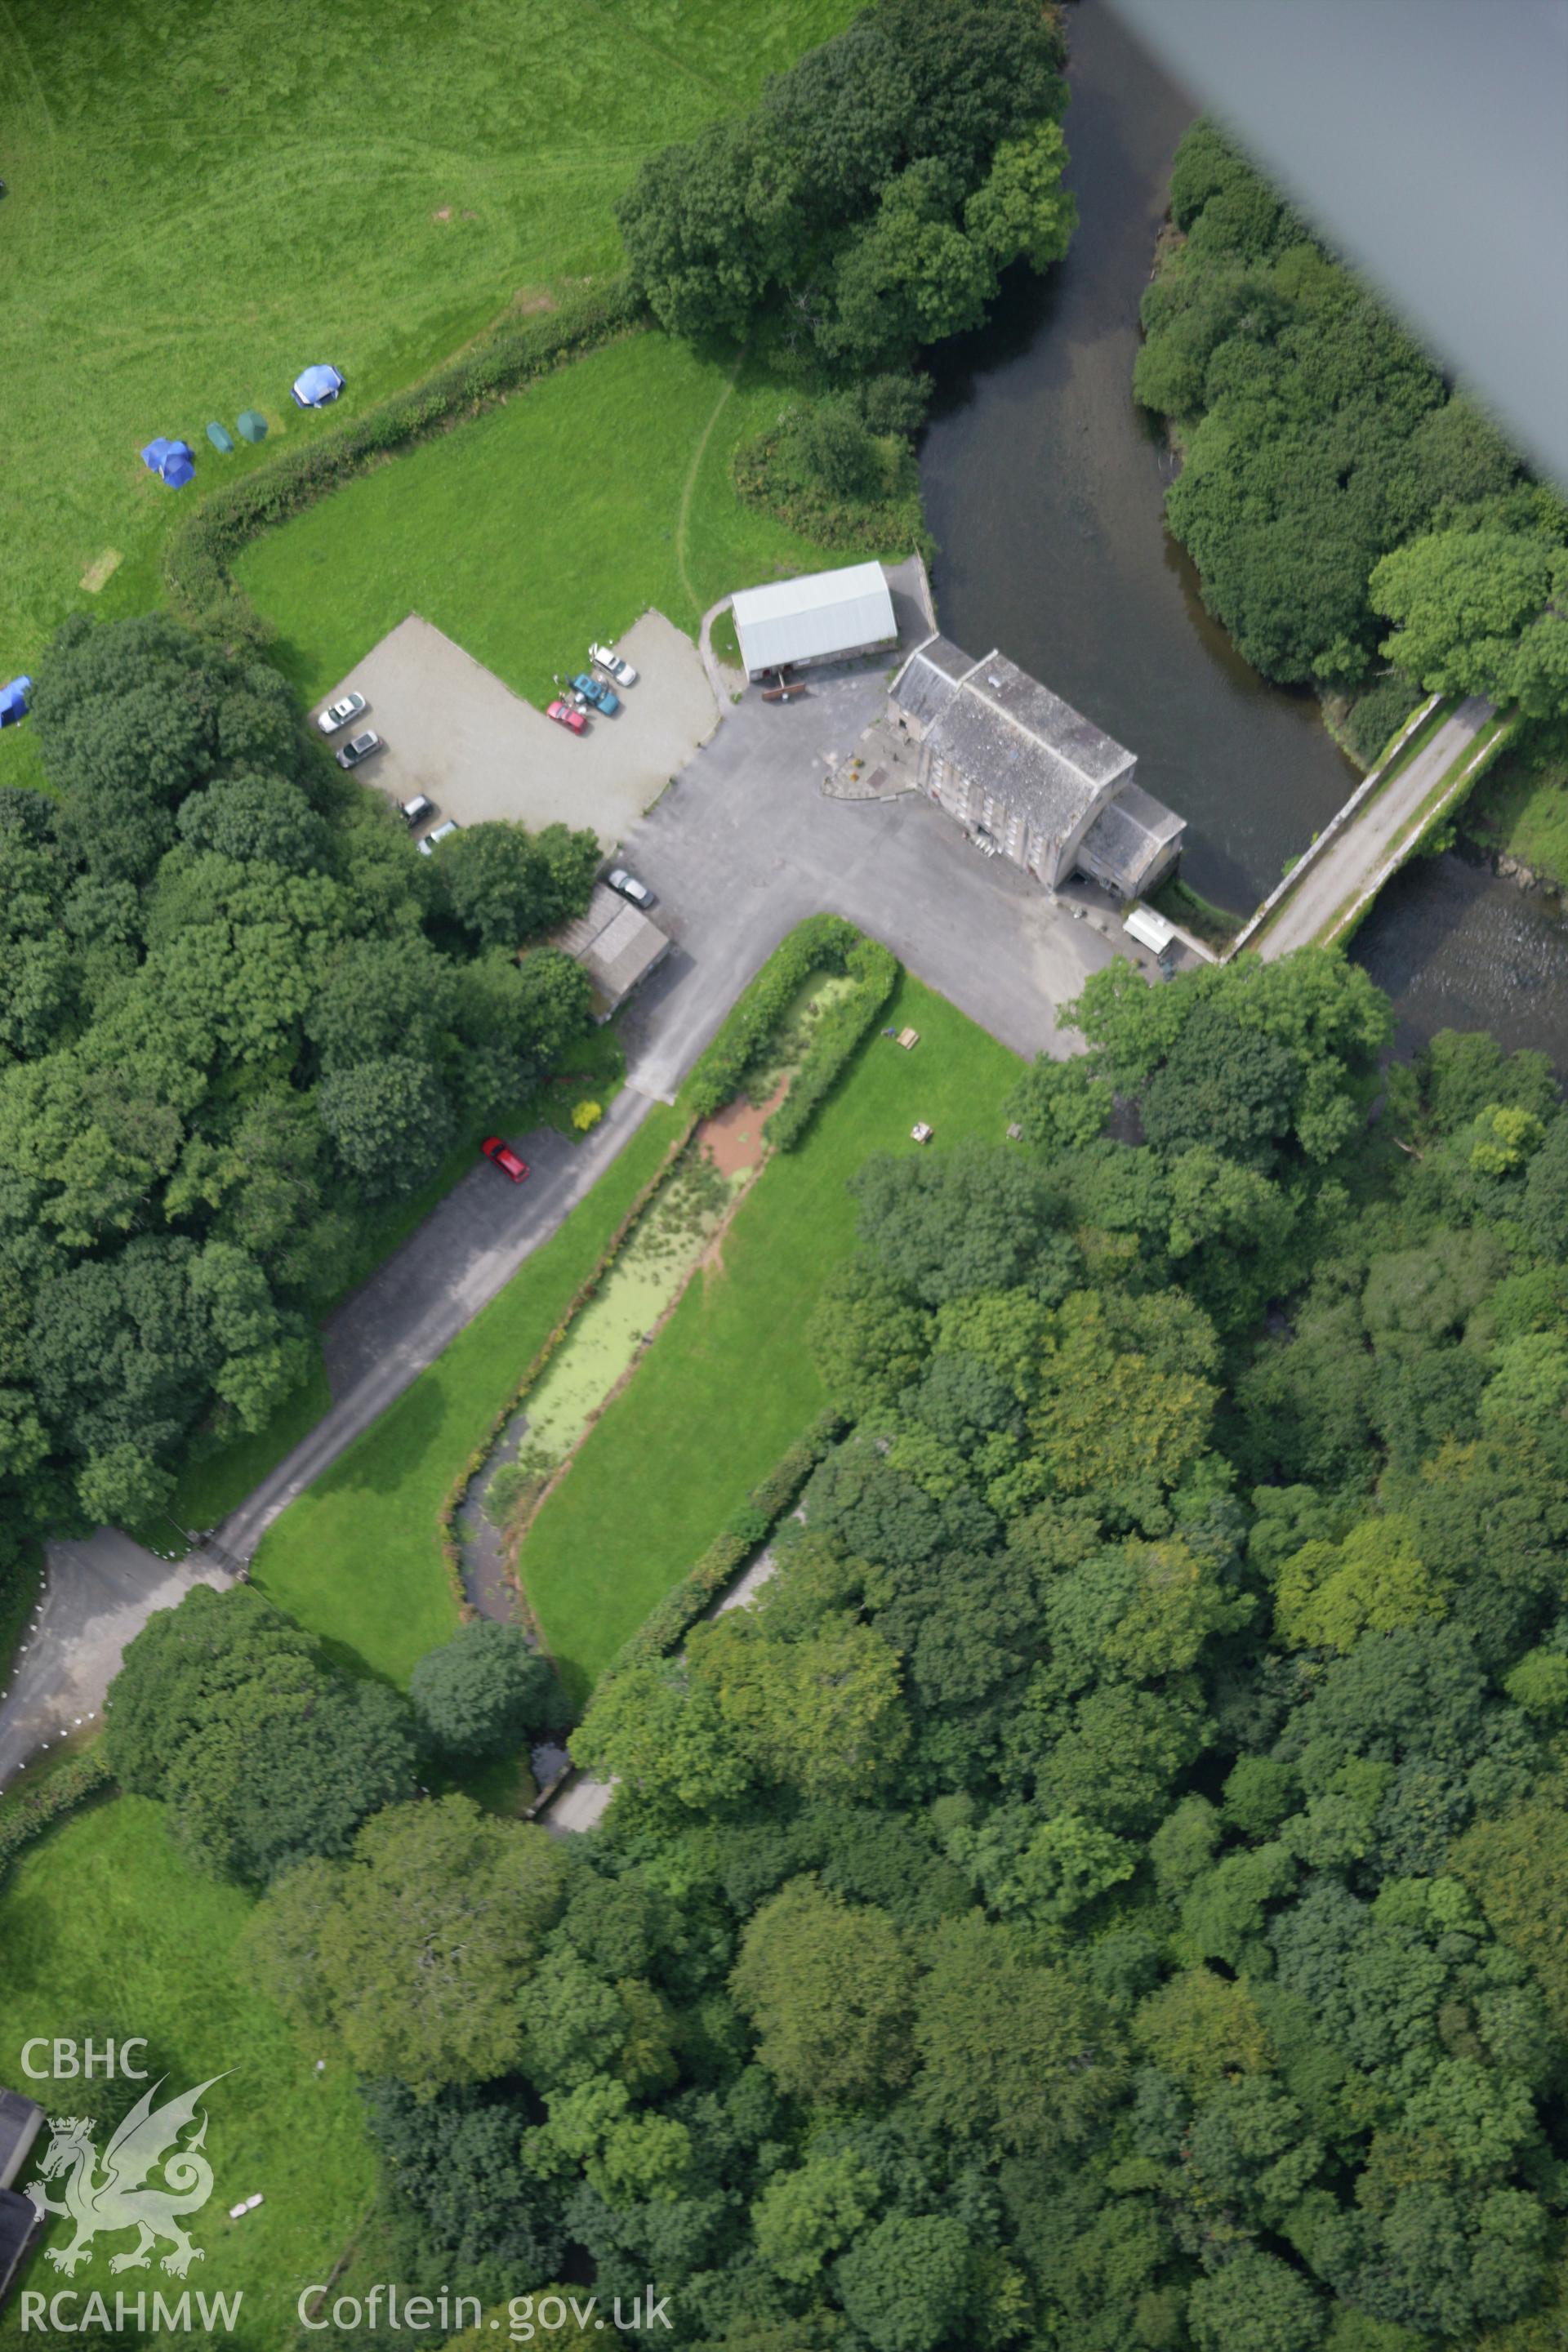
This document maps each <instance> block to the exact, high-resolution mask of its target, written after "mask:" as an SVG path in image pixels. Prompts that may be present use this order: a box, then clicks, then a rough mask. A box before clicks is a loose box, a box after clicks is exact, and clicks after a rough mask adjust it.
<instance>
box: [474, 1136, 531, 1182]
mask: <svg viewBox="0 0 1568 2352" xmlns="http://www.w3.org/2000/svg"><path fill="white" fill-rule="evenodd" d="M479 1150H481V1151H482V1152H483V1153H484V1155H485V1158H486V1159H487V1160H489V1163H490V1166H491V1167H492V1168H499V1169H500V1172H501V1174H502V1175H503V1176H510V1178H511V1181H512V1182H513V1183H514V1184H521V1182H522V1181H523V1179H524V1177H525V1176H526V1175H527V1174H528V1162H527V1160H520V1159H519V1158H518V1156H517V1154H516V1152H515V1151H514V1150H512V1148H511V1146H510V1143H503V1142H502V1141H501V1139H500V1136H499V1135H487V1136H486V1138H485V1139H484V1141H483V1142H482V1143H481V1144H480V1146H479Z"/></svg>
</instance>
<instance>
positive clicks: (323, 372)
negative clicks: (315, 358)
mask: <svg viewBox="0 0 1568 2352" xmlns="http://www.w3.org/2000/svg"><path fill="white" fill-rule="evenodd" d="M291 388H292V391H293V394H294V401H295V404H296V406H297V407H300V408H325V407H326V406H327V404H328V403H329V402H331V401H334V400H336V398H337V396H338V394H339V393H340V392H342V388H343V380H342V376H341V375H340V374H339V373H338V372H337V369H336V368H335V367H328V366H327V364H326V362H324V361H321V362H318V363H317V365H316V366H314V367H308V368H306V369H304V370H303V371H302V373H300V374H299V375H297V376H296V377H295V379H294V382H293V385H292V387H291Z"/></svg>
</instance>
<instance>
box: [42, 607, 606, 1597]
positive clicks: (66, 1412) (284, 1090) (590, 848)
mask: <svg viewBox="0 0 1568 2352" xmlns="http://www.w3.org/2000/svg"><path fill="white" fill-rule="evenodd" d="M30 723H31V725H32V726H33V728H34V729H35V730H37V738H38V746H39V751H40V754H41V758H42V761H43V765H44V769H45V772H46V774H47V780H48V782H49V785H50V787H51V793H50V794H49V795H46V794H44V793H36V792H30V791H25V790H22V789H18V788H15V787H9V788H6V789H5V790H4V791H0V1524H3V1526H4V1529H5V1538H4V1541H5V1546H6V1547H7V1549H0V1580H4V1578H5V1575H6V1573H7V1571H8V1570H12V1571H14V1570H15V1568H16V1562H17V1561H18V1559H20V1558H21V1557H22V1556H23V1550H24V1547H25V1546H26V1545H27V1544H28V1543H29V1541H30V1540H31V1539H33V1538H36V1536H37V1533H39V1532H40V1531H42V1530H44V1529H46V1528H47V1529H50V1530H52V1531H56V1532H60V1531H64V1530H66V1529H68V1528H70V1527H72V1526H73V1525H75V1526H80V1525H83V1524H88V1525H90V1524H92V1523H94V1522H96V1521H98V1520H110V1521H120V1522H121V1523H126V1522H129V1523H132V1524H134V1523H136V1522H137V1521H138V1520H142V1519H144V1518H145V1517H147V1516H148V1515H149V1514H151V1513H153V1511H155V1510H156V1508H157V1507H158V1506H159V1505H160V1504H161V1503H162V1502H163V1500H164V1499H165V1498H166V1496H167V1495H168V1493H169V1491H170V1488H171V1485H172V1475H173V1468H174V1465H175V1464H176V1463H177V1461H178V1460H179V1458H180V1457H181V1455H182V1454H183V1453H184V1450H186V1449H187V1448H188V1447H189V1446H190V1445H191V1444H193V1443H195V1444H204V1443H205V1444H216V1443H217V1442H220V1441H221V1440H222V1438H224V1437H225V1436H226V1435H227V1434H230V1433H233V1432H235V1431H237V1430H256V1429H258V1428H260V1427H262V1426H263V1425H264V1424H265V1423H266V1421H267V1419H268V1415H269V1413H270V1412H272V1410H273V1409H274V1407H275V1406H276V1405H277V1403H278V1402H279V1399H280V1398H282V1397H283V1396H284V1395H285V1394H287V1392H288V1391H289V1389H290V1388H292V1387H294V1386H295V1385H297V1383H298V1382H299V1381H300V1379H301V1377H302V1375H303V1373H304V1370H305V1369H306V1366H307V1363H308V1360H309V1358H308V1342H307V1336H306V1335H307V1332H308V1329H309V1323H308V1319H307V1318H308V1317H309V1314H310V1309H311V1307H312V1306H315V1305H319V1303H320V1302H321V1299H322V1297H324V1296H326V1295H329V1294H330V1293H331V1291H332V1290H333V1289H334V1288H335V1287H337V1286H339V1285H340V1284H341V1282H342V1278H343V1275H344V1272H345V1269H346V1268H349V1267H351V1266H352V1265H353V1264H354V1263H355V1260H356V1256H359V1255H363V1244H364V1242H365V1238H366V1236H367V1234H371V1233H372V1232H373V1231H374V1223H375V1221H376V1219H377V1218H378V1217H380V1216H384V1214H385V1212H386V1210H387V1208H388V1206H389V1205H390V1204H392V1203H394V1202H396V1201H397V1200H399V1199H400V1198H402V1197H404V1196H405V1195H407V1194H408V1193H410V1192H416V1191H417V1189H418V1188H419V1187H420V1186H421V1185H422V1184H424V1183H425V1182H426V1181H427V1180H428V1179H429V1178H430V1176H431V1175H432V1174H433V1173H434V1171H436V1170H437V1168H438V1167H439V1165H440V1163H441V1161H442V1160H443V1158H444V1157H445V1155H446V1154H447V1151H448V1150H450V1148H451V1146H452V1144H453V1141H454V1139H456V1138H458V1136H460V1135H462V1134H465V1133H467V1132H469V1131H471V1130H472V1129H474V1127H475V1123H476V1122H477V1121H479V1120H482V1119H484V1118H486V1117H487V1116H488V1115H489V1114H492V1113H495V1112H499V1111H500V1110H502V1109H504V1108H507V1107H508V1106H513V1105H516V1104H517V1103H519V1102H520V1101H521V1099H522V1098H523V1097H524V1096H525V1095H526V1093H527V1091H528V1087H529V1086H530V1084H531V1082H532V1081H533V1080H534V1079H535V1078H536V1077H537V1076H538V1075H539V1074H540V1073H541V1071H542V1069H543V1068H544V1067H545V1066H547V1065H548V1064H549V1063H550V1061H551V1060H552V1058H553V1057H554V1056H555V1055H557V1054H558V1053H559V1052H560V1050H561V1048H562V1047H563V1045H564V1044H565V1043H566V1041H567V1040H568V1039H570V1038H572V1037H573V1036H574V1035H577V1034H580V1033H581V1030H582V1028H583V1026H584V1022H585V1020H586V1017H587V990H586V982H585V980H584V975H583V973H582V972H581V971H580V970H579V969H578V967H577V966H576V965H575V964H574V963H573V962H572V961H570V960H569V959H568V958H567V957H565V956H563V955H560V954H558V953H556V952H555V951H554V950H540V951H538V952H535V953H533V954H531V955H527V956H524V957H523V958H521V961H520V960H519V958H518V956H517V953H516V950H517V947H518V945H519V942H520V941H522V940H527V939H529V938H531V937H532V936H535V935H536V934H537V933H539V932H540V931H541V930H542V929H544V928H546V927H547V926H548V925H549V924H550V923H552V922H553V921H555V920H556V919H559V918H560V917H561V916H563V915H564V914H567V913H570V912H574V911H575V910H576V909H578V908H580V907H581V906H582V905H583V904H584V902H585V899H586V896H587V892H588V889H589V887H590V886H591V882H592V878H593V875H594V873H595V867H596V865H597V858H598V850H597V845H596V843H595V839H594V837H593V835H591V834H568V833H567V832H566V831H565V830H564V828H563V827H560V826H556V827H552V828H551V829H550V830H548V831H546V832H544V833H542V834H541V835H538V836H537V837H536V838H531V837H530V835H528V834H526V833H525V832H524V831H523V830H522V829H521V827H519V826H513V825H507V824H485V825H476V826H472V827H469V828H468V829H466V830H465V831H464V832H462V833H461V834H459V835H456V836H455V837H454V838H453V839H452V840H451V841H449V842H448V843H447V844H446V845H444V848H443V851H442V853H441V855H440V856H438V857H434V858H425V857H421V856H418V854H417V853H416V849H415V845H414V843H413V841H412V840H411V838H410V837H409V835H408V834H407V831H406V828H405V826H404V825H403V824H402V822H401V820H400V819H399V818H398V817H397V815H396V814H395V812H394V811H393V810H392V809H391V808H390V806H389V805H388V803H386V802H385V800H384V798H383V797H382V796H381V795H380V794H379V793H374V792H373V791H370V790H368V789H367V788H365V787H364V786H363V784H361V783H359V782H355V781H353V779H351V778H348V777H345V776H343V775H342V773H341V772H340V771H339V770H338V769H337V767H336V766H335V765H334V764H333V762H332V761H331V757H330V755H329V753H328V751H326V750H325V749H324V748H323V746H322V744H321V739H320V737H319V736H313V735H312V732H311V730H308V729H307V728H306V726H305V724H304V722H303V720H302V719H301V717H300V713H299V711H298V709H297V707H296V706H295V703H294V701H293V698H292V697H291V695H290V693H289V689H288V688H286V687H285V686H284V684H283V682H282V680H281V679H280V678H279V676H278V674H277V672H276V671H275V670H273V669H272V668H270V667H268V665H267V664H266V663H264V662H260V661H258V660H255V659H253V658H249V657H247V656H239V655H236V654H234V653H233V652H231V651H229V650H226V648H224V647H223V646H219V645H218V644H216V642H214V641H213V640H212V639H210V638H206V637H203V636H200V635H195V634H193V633H192V632H190V631H188V630H185V629H183V628H181V627H180V626H179V625H177V624H175V623H174V622H173V621H170V620H168V619H166V618H164V617H163V616H161V615H152V616H149V617H147V618H145V619H141V620H134V621H125V622H121V623H118V624H114V625H109V626H94V625H92V624H90V623H89V622H87V621H85V620H82V619H79V618H78V619H74V620H72V621H69V622H68V623H67V624H66V625H65V627H64V628H63V629H62V630H61V632H60V634H59V635H58V638H57V639H56V641H55V644H54V646H53V648H52V649H51V651H50V653H49V655H48V656H47V660H46V662H45V664H44V666H43V668H42V673H41V675H40V677H39V679H38V684H37V690H36V692H35V695H34V697H33V709H32V719H31V721H30Z"/></svg>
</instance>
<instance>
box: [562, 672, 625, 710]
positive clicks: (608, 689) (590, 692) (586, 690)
mask: <svg viewBox="0 0 1568 2352" xmlns="http://www.w3.org/2000/svg"><path fill="white" fill-rule="evenodd" d="M572 685H573V688H574V691H575V692H576V693H578V694H580V695H581V696H582V698H583V699H584V702H591V703H592V704H593V706H594V708H595V710H602V711H603V712H604V714H605V718H606V719H613V718H614V717H615V715H616V711H617V710H618V709H620V707H621V698H620V696H619V695H618V694H617V693H616V689H615V688H614V687H613V686H606V685H605V681H604V679H603V678H602V677H594V675H593V674H592V672H591V671H589V670H584V671H582V672H581V674H580V675H579V676H578V677H574V679H573V681H572Z"/></svg>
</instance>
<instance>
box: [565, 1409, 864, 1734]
mask: <svg viewBox="0 0 1568 2352" xmlns="http://www.w3.org/2000/svg"><path fill="white" fill-rule="evenodd" d="M846 1426H847V1424H846V1423H845V1420H844V1417H843V1415H842V1414H841V1413H839V1412H835V1411H834V1410H833V1409H832V1408H831V1407H830V1408H829V1409H828V1411H827V1412H825V1413H824V1414H823V1415H822V1417H821V1419H820V1420H818V1421H816V1422H815V1423H813V1425H812V1427H811V1428H810V1429H808V1430H807V1431H806V1433H805V1436H804V1437H797V1438H796V1440H795V1444H793V1445H792V1446H791V1447H790V1449H789V1451H788V1453H787V1454H784V1456H783V1457H782V1458H781V1459H780V1460H779V1461H778V1462H776V1463H775V1464H774V1465H773V1469H772V1470H770V1471H769V1473H768V1475H767V1476H766V1477H765V1478H764V1479H763V1482H762V1484H761V1485H760V1486H753V1487H752V1492H751V1494H750V1495H749V1496H748V1497H747V1499H746V1501H745V1502H744V1503H743V1504H742V1506H741V1508H740V1509H739V1510H738V1511H737V1512H736V1513H735V1515H734V1517H732V1518H731V1520H730V1522H729V1524H728V1526H727V1527H725V1528H721V1531H720V1533H719V1534H718V1535H716V1536H715V1537H714V1538H713V1540H712V1542H711V1543H710V1545H709V1547H708V1549H707V1550H706V1551H705V1552H704V1553H703V1555H702V1557H701V1559H700V1560H699V1561H698V1562H697V1565H696V1567H695V1568H692V1569H689V1570H688V1571H687V1573H686V1575H685V1576H683V1577H682V1578H681V1580H680V1582H679V1584H677V1585H675V1586H673V1587H672V1589H671V1590H670V1591H668V1592H667V1593H666V1594H665V1596H664V1599H663V1600H662V1601H659V1602H658V1605H657V1606H656V1607H655V1608H654V1609H652V1610H650V1611H649V1612H648V1614H647V1616H646V1617H645V1618H644V1619H643V1622H642V1623H641V1624H640V1625H639V1626H638V1627H637V1632H636V1633H632V1634H629V1635H628V1636H627V1638H626V1641H625V1642H623V1643H622V1644H621V1646H620V1648H619V1649H618V1650H617V1651H616V1654H615V1656H614V1658H612V1660H611V1661H610V1664H609V1665H608V1667H607V1668H606V1669H605V1673H604V1674H603V1675H601V1676H600V1678H599V1682H598V1685H597V1687H598V1688H599V1689H600V1690H603V1688H604V1686H605V1683H606V1682H607V1681H609V1680H610V1678H611V1677H612V1676H613V1675H617V1674H620V1673H623V1672H624V1671H625V1669H626V1667H627V1666H636V1665H641V1664H645V1663H646V1662H647V1661H648V1660H650V1659H653V1658H662V1657H667V1656H668V1654H669V1653H670V1651H671V1650H674V1649H677V1648H678V1647H679V1644H680V1643H682V1642H683V1641H684V1640H685V1638H686V1636H687V1634H688V1633H689V1632H690V1631H691V1628H692V1627H693V1625H695V1624H696V1623H697V1622H698V1620H699V1618H700V1617H702V1616H703V1615H705V1614H706V1612H707V1611H708V1610H709V1609H710V1608H711V1606H712V1604H713V1602H714V1601H716V1600H717V1599H718V1597H719V1595H720V1593H721V1592H722V1591H723V1590H724V1588H725V1586H726V1585H727V1584H729V1583H730V1582H731V1580H732V1579H733V1578H734V1577H735V1576H736V1575H738V1574H739V1572H740V1570H742V1568H743V1567H744V1566H745V1564H746V1562H747V1560H748V1559H750V1558H751V1556H752V1553H753V1552H754V1551H756V1550H757V1549H759V1547H760V1546H761V1545H763V1543H765V1542H766V1541H767V1538H768V1537H769V1536H770V1535H771V1534H772V1533H773V1529H774V1528H776V1527H777V1526H778V1524H779V1522H780V1520H781V1519H783V1518H784V1517H785V1516H786V1515H787V1514H788V1513H789V1512H790V1511H792V1510H793V1509H794V1507H795V1503H796V1501H797V1499H798V1498H799V1496H800V1494H801V1491H802V1489H803V1488H804V1487H805V1483H806V1480H807V1479H808V1478H809V1477H810V1476H811V1474H812V1472H813V1471H814V1470H815V1469H816V1465H817V1464H818V1463H819V1462H821V1461H823V1460H824V1459H825V1457H826V1455H827V1454H829V1453H831V1451H832V1450H833V1448H834V1446H835V1445H836V1444H837V1443H838V1440H839V1438H840V1437H841V1436H842V1435H843V1433H844V1430H845V1428H846Z"/></svg>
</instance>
